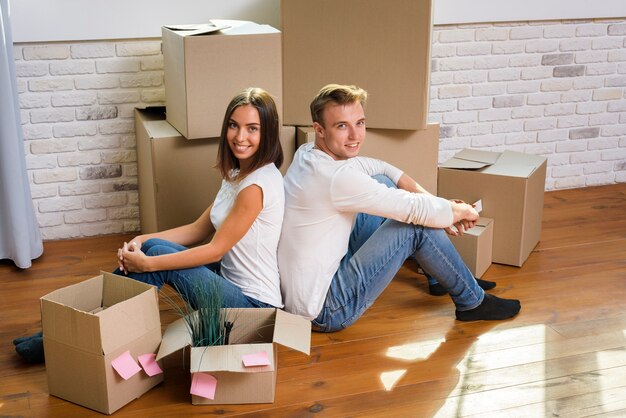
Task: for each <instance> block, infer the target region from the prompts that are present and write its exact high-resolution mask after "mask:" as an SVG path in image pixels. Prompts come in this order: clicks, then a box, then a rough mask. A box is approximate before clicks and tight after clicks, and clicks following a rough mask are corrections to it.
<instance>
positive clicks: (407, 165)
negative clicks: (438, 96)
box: [296, 119, 439, 194]
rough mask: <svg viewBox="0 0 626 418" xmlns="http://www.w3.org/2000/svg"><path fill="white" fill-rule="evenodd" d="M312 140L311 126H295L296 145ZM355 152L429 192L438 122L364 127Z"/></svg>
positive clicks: (434, 169) (433, 188) (433, 184)
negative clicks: (395, 170) (389, 167)
mask: <svg viewBox="0 0 626 418" xmlns="http://www.w3.org/2000/svg"><path fill="white" fill-rule="evenodd" d="M368 122H369V119H368ZM314 141H315V132H314V131H313V128H312V127H298V128H297V132H296V142H297V146H300V145H302V144H303V143H305V142H314ZM359 155H361V156H364V157H374V158H378V159H380V160H383V161H386V162H388V163H390V164H393V165H394V166H396V167H398V168H399V169H401V170H403V171H404V172H405V173H406V174H408V175H409V176H411V177H412V178H413V179H414V180H415V181H417V182H418V183H419V184H420V185H421V186H422V187H424V188H425V189H426V190H428V191H429V192H430V193H432V194H437V162H438V158H439V124H438V123H431V124H428V126H427V127H426V129H420V130H416V131H409V130H400V129H370V128H368V129H367V134H366V137H365V142H364V143H363V145H362V147H361V152H360V153H359Z"/></svg>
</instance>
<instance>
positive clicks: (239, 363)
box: [190, 343, 276, 373]
mask: <svg viewBox="0 0 626 418" xmlns="http://www.w3.org/2000/svg"><path fill="white" fill-rule="evenodd" d="M262 351H264V352H265V353H267V359H268V361H269V365H266V366H254V367H246V366H244V364H243V356H244V355H246V354H256V353H259V352H262ZM190 361H191V364H190V371H191V373H195V372H218V371H226V372H234V373H259V372H272V371H274V370H276V364H275V363H274V346H273V345H272V343H260V344H235V345H215V346H210V347H192V349H191V359H190Z"/></svg>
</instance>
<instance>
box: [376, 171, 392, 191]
mask: <svg viewBox="0 0 626 418" xmlns="http://www.w3.org/2000/svg"><path fill="white" fill-rule="evenodd" d="M372 178H373V179H374V180H376V181H377V182H379V183H382V184H384V185H385V186H387V187H390V188H392V189H397V188H398V186H396V183H394V182H393V181H392V180H391V179H390V178H389V177H387V176H385V175H384V174H376V175H375V176H372Z"/></svg>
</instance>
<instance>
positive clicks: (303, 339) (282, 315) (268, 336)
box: [156, 308, 311, 405]
mask: <svg viewBox="0 0 626 418" xmlns="http://www.w3.org/2000/svg"><path fill="white" fill-rule="evenodd" d="M224 311H225V312H226V318H227V319H228V320H229V321H230V320H233V322H234V326H233V328H232V331H231V332H230V344H229V345H218V346H208V347H192V348H191V354H190V359H191V360H190V371H191V374H192V379H193V375H194V374H195V373H202V374H209V375H210V376H212V378H214V379H216V380H217V382H216V386H215V393H214V396H213V399H209V398H206V397H202V396H198V395H192V403H193V404H194V405H207V404H243V403H270V402H273V401H274V392H275V386H276V372H277V369H278V351H277V347H276V344H280V345H282V346H285V347H289V348H292V349H294V350H297V351H300V352H302V353H304V354H307V355H308V354H309V351H310V347H311V322H310V321H307V320H306V319H304V318H302V317H300V316H297V315H292V314H289V313H287V312H285V311H282V310H280V309H274V308H258V309H225V310H224ZM189 345H191V334H190V332H189V328H188V325H187V323H186V322H185V319H183V318H181V319H179V320H177V321H175V322H173V323H172V324H170V325H169V326H168V327H167V328H166V330H165V332H164V334H163V341H162V343H161V347H160V348H159V352H158V354H157V357H156V358H157V360H160V359H162V358H163V357H166V356H168V355H170V354H172V353H174V352H176V351H178V350H180V349H183V348H185V347H187V346H189ZM259 354H263V355H262V356H260V357H263V358H266V359H267V362H266V363H263V364H262V365H257V366H246V365H244V357H245V356H247V355H252V356H254V355H259Z"/></svg>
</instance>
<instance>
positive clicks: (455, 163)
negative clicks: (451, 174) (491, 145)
mask: <svg viewBox="0 0 626 418" xmlns="http://www.w3.org/2000/svg"><path fill="white" fill-rule="evenodd" d="M499 157H500V153H497V152H491V151H480V150H474V149H467V148H466V149H463V150H461V151H459V152H457V153H456V154H455V155H454V157H452V158H450V159H449V160H448V161H446V162H445V163H443V164H441V166H440V167H443V168H452V169H458V170H480V169H481V168H484V167H487V166H490V165H493V164H495V163H496V161H498V158H499Z"/></svg>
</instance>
